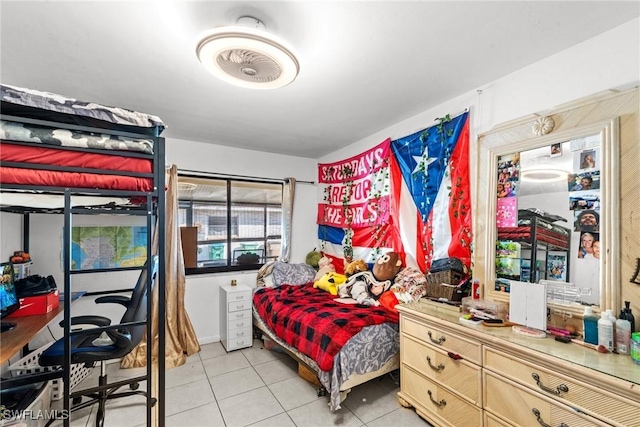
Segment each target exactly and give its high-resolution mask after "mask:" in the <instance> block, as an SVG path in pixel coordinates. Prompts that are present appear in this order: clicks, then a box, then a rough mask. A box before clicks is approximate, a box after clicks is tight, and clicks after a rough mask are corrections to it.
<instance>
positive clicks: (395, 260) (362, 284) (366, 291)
mask: <svg viewBox="0 0 640 427" xmlns="http://www.w3.org/2000/svg"><path fill="white" fill-rule="evenodd" d="M401 267H402V260H401V259H400V256H399V255H398V254H397V253H396V252H388V253H386V254H384V255H382V256H381V257H380V258H378V260H376V262H375V264H374V266H373V270H372V271H361V272H359V273H355V274H353V275H352V276H350V277H349V279H348V280H347V282H346V283H345V285H343V286H341V287H340V288H339V294H340V296H341V297H351V298H353V299H355V300H356V301H357V302H358V303H359V304H363V305H367V306H379V305H380V302H379V301H378V299H379V298H380V296H382V295H383V294H384V293H385V292H386V291H388V290H389V289H390V288H391V284H392V280H393V278H394V277H395V276H396V274H398V272H399V271H400V268H401Z"/></svg>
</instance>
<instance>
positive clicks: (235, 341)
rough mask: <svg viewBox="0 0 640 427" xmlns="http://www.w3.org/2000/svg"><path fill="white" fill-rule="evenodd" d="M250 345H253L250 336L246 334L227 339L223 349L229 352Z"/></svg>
mask: <svg viewBox="0 0 640 427" xmlns="http://www.w3.org/2000/svg"><path fill="white" fill-rule="evenodd" d="M252 344H253V337H252V336H251V333H248V334H246V335H243V336H241V337H238V336H236V337H234V336H230V337H229V339H228V340H226V346H225V348H226V349H227V351H231V350H237V349H239V348H246V347H251V345H252Z"/></svg>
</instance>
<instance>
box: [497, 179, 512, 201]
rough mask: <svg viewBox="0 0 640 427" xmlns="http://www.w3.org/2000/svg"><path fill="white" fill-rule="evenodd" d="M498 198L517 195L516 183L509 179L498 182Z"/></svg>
mask: <svg viewBox="0 0 640 427" xmlns="http://www.w3.org/2000/svg"><path fill="white" fill-rule="evenodd" d="M497 190H498V198H499V199H502V198H505V197H515V196H516V195H517V194H516V183H515V182H512V181H507V182H505V183H504V184H501V183H498V189H497Z"/></svg>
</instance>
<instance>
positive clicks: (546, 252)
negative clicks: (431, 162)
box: [473, 99, 620, 317]
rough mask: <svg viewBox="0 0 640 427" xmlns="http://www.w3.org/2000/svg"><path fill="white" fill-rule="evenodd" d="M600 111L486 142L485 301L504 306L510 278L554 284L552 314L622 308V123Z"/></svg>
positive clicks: (481, 229) (526, 124)
mask: <svg viewBox="0 0 640 427" xmlns="http://www.w3.org/2000/svg"><path fill="white" fill-rule="evenodd" d="M603 104H607V102H606V101H601V100H600V99H595V100H594V99H591V100H583V101H581V102H579V103H576V104H574V107H573V108H571V107H567V108H566V109H563V110H561V111H559V112H557V113H555V114H550V115H548V116H530V117H526V118H523V119H519V120H516V121H514V122H510V123H507V124H505V125H502V126H500V127H498V128H497V129H495V130H492V131H490V132H488V133H485V134H482V135H480V137H479V144H478V146H477V151H476V152H474V153H473V155H474V156H475V159H476V164H477V165H478V170H477V178H478V179H477V197H476V211H475V212H476V214H475V233H474V234H475V242H474V243H475V246H474V252H475V255H474V265H473V271H474V278H477V279H479V280H480V282H481V283H482V284H483V288H484V290H483V295H484V297H485V298H490V299H493V300H497V301H505V302H508V300H509V293H508V291H509V289H508V283H509V281H508V280H504V279H512V280H518V281H525V282H529V281H531V282H539V281H540V280H550V287H551V288H556V292H555V293H553V294H552V293H550V295H556V296H557V298H551V299H550V300H549V307H550V308H551V310H552V314H553V313H555V314H559V315H561V316H565V317H569V316H574V315H580V316H581V315H582V313H583V312H584V305H583V304H582V303H586V304H593V305H594V309H595V311H599V310H602V311H604V310H605V309H606V308H612V309H613V310H614V312H617V310H619V309H620V307H619V293H620V288H619V286H620V285H619V284H620V280H619V277H618V276H619V269H618V268H617V267H616V266H617V263H618V262H619V250H620V248H619V230H618V223H619V221H618V215H619V203H620V201H619V189H618V182H619V179H618V175H619V160H618V159H619V130H618V129H619V121H618V118H616V117H612V116H611V106H610V104H607V105H603ZM594 162H595V163H594ZM596 241H597V243H595V242H596ZM598 249H599V259H597V258H596V256H598V253H597V251H598ZM571 285H573V286H571Z"/></svg>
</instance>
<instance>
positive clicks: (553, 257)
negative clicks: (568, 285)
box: [547, 252, 567, 281]
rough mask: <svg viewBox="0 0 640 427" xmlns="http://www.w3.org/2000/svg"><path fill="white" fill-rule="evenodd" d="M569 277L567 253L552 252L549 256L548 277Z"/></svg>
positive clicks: (561, 278) (562, 279)
mask: <svg viewBox="0 0 640 427" xmlns="http://www.w3.org/2000/svg"><path fill="white" fill-rule="evenodd" d="M566 277H567V255H566V254H565V253H560V252H557V253H552V252H550V253H549V255H548V256H547V279H550V280H560V281H565V280H566Z"/></svg>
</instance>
